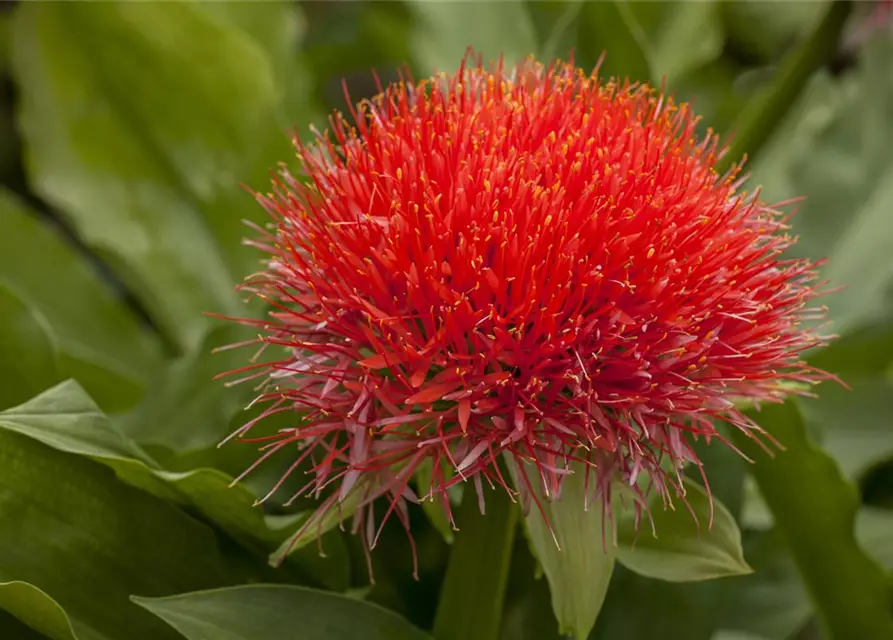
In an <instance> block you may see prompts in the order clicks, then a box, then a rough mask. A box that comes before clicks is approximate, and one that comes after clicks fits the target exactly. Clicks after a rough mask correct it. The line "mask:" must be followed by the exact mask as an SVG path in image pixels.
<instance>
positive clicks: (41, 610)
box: [0, 581, 94, 640]
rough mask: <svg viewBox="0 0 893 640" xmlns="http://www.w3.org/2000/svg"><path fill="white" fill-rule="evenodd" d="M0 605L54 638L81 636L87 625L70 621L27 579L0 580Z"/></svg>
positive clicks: (84, 635)
mask: <svg viewBox="0 0 893 640" xmlns="http://www.w3.org/2000/svg"><path fill="white" fill-rule="evenodd" d="M0 609H4V610H6V611H8V612H10V613H12V614H14V615H17V616H19V617H20V618H21V620H22V621H23V622H24V623H25V624H27V625H28V626H29V627H30V628H32V629H35V630H37V631H39V632H40V633H42V634H43V635H45V636H47V637H49V638H53V639H54V640H85V639H87V638H90V637H94V636H91V633H92V632H91V631H90V629H89V628H81V627H83V625H81V624H80V623H78V622H75V621H72V620H71V618H69V617H68V614H67V613H65V610H64V609H63V608H62V607H60V606H59V603H58V602H56V601H55V600H53V599H52V598H51V597H49V596H48V595H47V594H46V593H44V592H43V591H41V590H40V589H38V588H37V587H35V586H34V585H33V584H28V583H27V582H20V581H14V582H0Z"/></svg>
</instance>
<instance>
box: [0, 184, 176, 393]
mask: <svg viewBox="0 0 893 640" xmlns="http://www.w3.org/2000/svg"><path fill="white" fill-rule="evenodd" d="M0 284H3V285H5V286H6V287H7V288H8V289H9V290H10V291H13V292H14V293H15V294H16V295H17V296H18V297H19V298H20V299H21V300H22V301H23V302H24V303H25V305H26V306H27V307H28V308H29V309H30V310H31V313H32V314H35V315H38V316H40V317H42V318H43V319H44V320H43V322H44V323H45V324H46V326H47V327H48V329H49V331H48V333H49V335H51V336H52V339H53V340H54V341H55V343H56V346H57V348H58V350H59V360H60V366H61V369H62V371H61V373H60V376H61V377H75V378H77V379H78V381H79V382H80V383H81V384H83V385H84V386H85V388H86V389H87V390H88V391H89V392H91V393H93V394H95V395H96V397H97V398H98V399H99V401H100V403H101V404H102V406H103V407H104V408H105V409H106V410H108V411H119V410H121V409H126V408H129V407H130V405H132V404H134V403H135V402H136V400H137V399H138V397H139V393H140V391H141V389H140V387H141V386H142V385H143V384H144V383H145V382H146V380H148V379H149V377H150V376H151V375H152V373H153V372H154V371H155V370H156V369H157V367H158V365H159V362H160V355H161V349H160V345H159V341H158V340H157V339H156V338H155V337H153V336H152V335H150V334H149V333H148V332H147V331H146V330H144V329H143V328H142V327H140V326H139V324H138V321H137V319H136V317H135V316H134V314H133V313H131V312H130V311H129V310H128V309H127V306H126V305H125V303H124V302H123V300H122V299H121V298H120V297H118V296H116V294H115V292H114V291H112V290H111V288H110V287H109V286H108V285H107V284H106V283H104V282H102V281H101V279H100V276H99V275H98V274H97V273H96V272H95V271H94V269H93V268H92V267H91V266H90V265H89V264H88V262H87V261H86V260H85V259H84V257H82V256H79V255H78V254H77V253H76V251H75V250H74V249H73V248H72V247H71V246H70V245H69V244H68V243H67V242H66V241H65V240H64V239H63V238H62V237H61V236H60V235H59V234H58V233H57V232H56V231H54V230H53V229H51V228H50V227H49V226H48V225H47V224H46V223H43V222H41V221H40V220H38V219H37V217H36V216H35V215H34V214H33V213H31V212H29V211H27V210H26V208H25V207H24V205H23V204H22V203H21V202H19V201H18V200H17V199H16V198H15V197H14V196H13V195H12V194H10V193H8V192H6V191H3V190H0ZM12 370H15V369H12ZM59 379H60V378H56V379H54V380H51V381H50V382H49V383H47V384H45V385H44V386H43V387H41V388H40V389H36V390H34V393H37V392H38V391H42V390H43V389H45V388H46V387H47V386H49V384H50V383H52V382H58V380H59ZM34 393H32V394H31V395H34ZM29 397H30V396H29ZM24 399H25V398H21V400H24Z"/></svg>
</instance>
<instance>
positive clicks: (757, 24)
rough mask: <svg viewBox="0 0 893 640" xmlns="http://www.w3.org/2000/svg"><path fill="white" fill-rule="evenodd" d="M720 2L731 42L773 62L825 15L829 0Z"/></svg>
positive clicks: (732, 44)
mask: <svg viewBox="0 0 893 640" xmlns="http://www.w3.org/2000/svg"><path fill="white" fill-rule="evenodd" d="M716 4H717V5H718V7H717V8H719V9H720V10H721V14H722V18H723V27H724V31H725V32H726V35H727V37H728V39H729V41H730V42H729V46H730V47H732V48H733V49H734V50H735V51H737V52H741V53H744V54H747V55H749V56H754V57H756V58H758V60H760V61H764V62H772V61H774V60H775V59H777V57H778V56H780V55H781V54H782V53H784V51H785V50H786V49H787V48H789V47H790V46H791V45H793V44H795V43H796V42H797V40H798V39H800V38H802V37H803V36H804V34H806V33H807V32H808V31H809V29H810V28H812V27H813V26H814V25H815V23H816V21H818V20H820V19H821V17H822V14H823V13H824V11H825V10H826V9H827V5H828V1H827V0H816V1H813V2H777V1H776V0H769V1H767V0H733V1H732V2H721V3H716Z"/></svg>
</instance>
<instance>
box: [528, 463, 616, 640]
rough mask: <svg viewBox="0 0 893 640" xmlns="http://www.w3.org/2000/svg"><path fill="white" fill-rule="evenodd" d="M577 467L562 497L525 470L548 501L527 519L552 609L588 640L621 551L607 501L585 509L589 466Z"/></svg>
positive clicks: (569, 630)
mask: <svg viewBox="0 0 893 640" xmlns="http://www.w3.org/2000/svg"><path fill="white" fill-rule="evenodd" d="M572 469H573V470H574V472H575V473H573V474H572V475H569V476H568V477H567V478H566V479H565V481H564V485H563V486H562V489H561V498H560V499H550V498H548V497H547V496H545V495H544V494H542V493H541V492H540V489H539V484H540V481H539V478H538V477H537V476H536V473H535V470H533V469H526V470H525V472H526V473H527V474H528V480H529V485H530V486H531V487H532V488H533V489H534V490H536V491H537V499H538V500H539V503H540V504H541V505H542V512H541V511H540V509H539V508H538V507H537V506H536V505H532V506H531V508H530V511H529V513H528V514H527V517H526V518H525V523H526V526H527V534H528V538H529V540H530V543H531V546H532V547H533V550H534V555H535V556H536V558H537V559H538V560H539V562H540V564H541V565H542V567H543V571H544V572H545V574H546V578H547V579H548V581H549V588H550V591H551V593H552V609H553V611H554V612H555V617H556V619H557V620H558V623H559V625H560V629H561V632H562V633H565V634H568V635H573V636H574V637H575V638H585V637H586V636H588V635H589V632H590V630H591V629H592V627H593V625H594V624H595V620H596V617H597V616H598V612H599V610H600V609H601V606H602V602H603V601H604V599H605V593H607V591H608V583H609V582H610V580H611V573H612V572H613V570H614V556H615V553H616V549H615V547H614V545H613V540H612V539H611V533H612V532H611V530H610V525H609V524H608V523H607V522H605V520H604V518H603V513H602V506H601V503H600V502H599V503H596V504H593V505H590V506H589V508H588V509H587V508H585V505H586V501H587V495H586V480H585V476H586V472H585V470H584V468H583V467H582V465H574V466H573V467H572ZM519 481H520V482H524V479H523V478H516V479H515V483H516V484H517V483H518V482H519ZM543 512H545V513H543ZM544 515H545V518H544ZM546 520H548V523H547V522H546ZM550 527H551V531H550Z"/></svg>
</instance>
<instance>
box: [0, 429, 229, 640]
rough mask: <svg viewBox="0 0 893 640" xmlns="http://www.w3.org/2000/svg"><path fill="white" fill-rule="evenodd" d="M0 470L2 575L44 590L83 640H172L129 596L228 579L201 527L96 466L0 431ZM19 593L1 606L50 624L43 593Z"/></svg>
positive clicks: (209, 536) (67, 639)
mask: <svg viewBox="0 0 893 640" xmlns="http://www.w3.org/2000/svg"><path fill="white" fill-rule="evenodd" d="M0 468H2V469H3V473H2V474H0V513H3V514H4V517H3V518H0V582H10V581H24V582H28V583H30V584H31V585H33V586H34V587H37V588H39V589H40V590H42V591H43V592H45V593H46V594H47V595H48V596H49V597H50V598H52V599H53V600H55V601H56V602H57V603H58V604H59V605H60V606H61V607H62V608H63V609H64V610H65V612H66V613H67V614H68V616H69V618H70V619H71V621H72V626H73V627H74V628H75V629H76V630H77V633H78V637H79V639H80V640H120V639H121V638H127V639H128V640H166V639H171V640H173V638H175V637H176V636H175V634H173V633H172V632H171V631H170V630H169V629H167V628H166V627H165V625H163V624H161V623H160V622H159V621H157V620H155V619H153V618H152V617H151V616H149V615H147V614H146V613H145V612H144V611H142V610H140V609H139V607H136V606H134V605H133V604H131V603H130V602H129V601H128V597H129V595H130V594H132V593H144V594H152V595H162V594H166V593H171V592H174V593H176V592H182V591H188V590H192V589H203V588H209V587H214V586H219V585H221V584H225V583H226V582H227V581H228V580H231V579H233V576H231V575H230V574H229V572H228V571H227V570H226V569H225V566H224V561H223V558H222V556H221V554H220V552H219V550H218V547H217V540H216V539H215V537H214V535H213V534H212V532H211V531H210V530H209V529H208V528H207V527H205V526H204V525H202V524H200V523H199V522H197V521H196V520H193V519H192V518H190V517H189V516H187V515H186V514H184V513H183V512H181V511H179V510H177V509H174V508H173V507H172V506H171V505H170V504H168V503H166V502H164V501H162V500H159V499H158V498H155V497H153V496H151V495H149V494H147V493H145V492H142V491H139V490H137V489H134V488H132V487H128V486H127V485H125V484H122V483H121V482H119V481H118V480H117V479H116V478H115V476H114V474H112V473H111V471H110V470H108V469H106V468H104V467H103V466H102V465H98V464H96V463H95V462H93V461H91V460H88V459H86V458H83V457H80V456H76V455H72V454H68V453H62V452H61V451H57V450H55V449H53V448H51V447H48V446H46V445H45V444H42V443H40V442H38V441H36V440H34V439H32V438H30V437H26V436H23V435H20V434H17V433H13V432H12V431H10V430H8V429H0ZM26 595H27V594H26ZM20 596H21V594H19V595H18V596H17V595H9V594H8V593H7V595H6V596H3V604H4V606H7V605H8V606H10V607H11V608H13V607H14V610H13V613H14V614H15V615H16V616H17V617H18V618H20V619H21V620H24V621H30V620H34V619H36V618H38V617H40V618H41V619H44V622H45V623H46V624H48V625H49V624H50V623H51V621H50V620H47V619H45V618H46V616H47V615H48V614H47V608H48V604H47V602H46V600H45V599H41V598H35V597H34V593H33V592H32V593H31V594H30V595H28V597H24V596H21V597H20ZM53 624H55V623H53ZM55 628H56V629H57V630H58V627H55ZM44 630H50V628H49V627H47V628H46V629H44V628H41V631H44ZM50 637H51V638H53V640H70V637H67V636H66V635H64V634H62V635H57V636H50Z"/></svg>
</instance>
